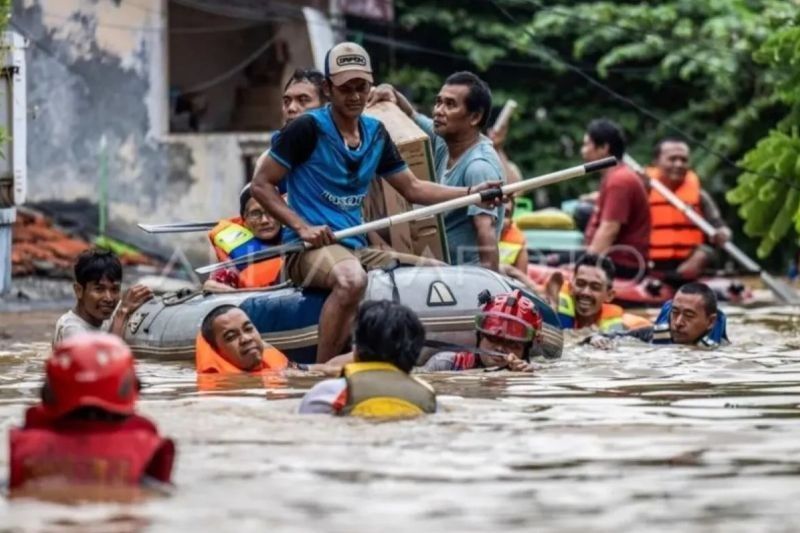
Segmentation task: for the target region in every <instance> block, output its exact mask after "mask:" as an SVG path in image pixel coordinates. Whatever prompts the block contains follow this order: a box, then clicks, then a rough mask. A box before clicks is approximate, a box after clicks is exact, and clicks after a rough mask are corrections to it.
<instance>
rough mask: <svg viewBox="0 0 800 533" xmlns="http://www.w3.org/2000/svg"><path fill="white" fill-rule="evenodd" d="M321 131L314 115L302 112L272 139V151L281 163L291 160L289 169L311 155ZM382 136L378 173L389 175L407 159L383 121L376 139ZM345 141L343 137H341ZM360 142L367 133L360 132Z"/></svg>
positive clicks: (378, 139)
mask: <svg viewBox="0 0 800 533" xmlns="http://www.w3.org/2000/svg"><path fill="white" fill-rule="evenodd" d="M318 138H319V130H318V129H317V125H316V122H315V120H314V118H313V117H311V116H309V115H302V116H300V117H298V118H296V119H294V120H293V121H292V122H290V123H289V124H287V125H286V126H285V127H284V128H283V129H282V130H281V131H280V133H279V134H278V135H276V136H275V138H274V139H273V144H272V147H271V148H270V151H271V153H272V154H274V155H275V156H276V159H277V160H278V161H279V162H281V163H284V164H286V163H288V164H289V165H291V167H290V168H294V167H297V166H299V165H302V164H303V163H305V162H306V161H308V159H309V158H310V157H311V154H312V153H313V152H314V148H316V147H317V139H318ZM381 139H383V140H384V141H385V142H384V143H383V151H382V153H381V157H380V162H379V163H378V168H377V170H376V174H378V175H380V176H389V175H392V174H394V173H395V172H397V171H398V170H400V169H401V168H403V167H404V166H405V161H403V158H402V157H400V152H398V150H397V146H396V145H395V144H394V142H393V141H392V139H391V137H389V132H388V131H386V128H385V127H384V126H383V124H380V126H379V128H378V135H377V136H376V137H375V138H374V139H373V142H379V141H380V140H381ZM342 142H344V138H343V137H342ZM361 142H364V134H363V131H362V132H361Z"/></svg>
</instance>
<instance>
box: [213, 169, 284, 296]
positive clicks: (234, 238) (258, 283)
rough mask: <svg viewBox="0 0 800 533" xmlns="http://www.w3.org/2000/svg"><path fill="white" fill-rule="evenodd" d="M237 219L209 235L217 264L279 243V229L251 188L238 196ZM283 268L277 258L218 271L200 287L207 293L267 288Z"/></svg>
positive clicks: (279, 259)
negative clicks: (254, 196) (217, 260)
mask: <svg viewBox="0 0 800 533" xmlns="http://www.w3.org/2000/svg"><path fill="white" fill-rule="evenodd" d="M239 214H240V216H239V217H238V218H232V219H227V220H222V221H220V222H219V224H217V225H216V226H215V227H214V229H212V230H211V231H210V232H209V233H208V238H209V240H210V241H211V245H212V246H213V247H214V253H216V255H217V258H218V259H219V260H220V261H227V260H228V259H237V258H239V257H242V256H245V255H247V254H250V253H253V252H257V251H259V250H265V249H268V248H270V247H272V246H276V245H278V244H279V243H280V239H281V225H280V224H279V223H278V221H277V220H275V219H274V218H273V217H272V216H270V214H269V213H268V212H267V211H266V210H265V209H264V208H263V207H261V205H260V204H259V203H258V202H257V201H256V200H255V199H254V198H253V197H252V195H251V193H250V184H247V185H245V187H244V188H243V189H242V192H241V193H240V194H239ZM282 268H283V260H282V259H281V258H280V257H274V258H271V259H266V260H264V261H258V262H256V263H251V264H244V265H240V266H238V267H231V268H226V269H219V270H217V271H215V272H213V273H212V274H211V276H209V278H208V280H206V282H205V283H204V284H203V289H204V290H206V291H208V292H228V291H232V290H236V289H253V288H259V287H269V286H270V285H272V284H274V283H276V282H278V281H279V280H280V276H281V269H282Z"/></svg>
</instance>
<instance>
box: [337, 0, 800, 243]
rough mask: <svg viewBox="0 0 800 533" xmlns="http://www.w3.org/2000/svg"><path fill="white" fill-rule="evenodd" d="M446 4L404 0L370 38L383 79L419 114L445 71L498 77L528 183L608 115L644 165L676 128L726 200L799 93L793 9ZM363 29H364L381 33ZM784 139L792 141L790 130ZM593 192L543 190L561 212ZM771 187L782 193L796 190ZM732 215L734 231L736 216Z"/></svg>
mask: <svg viewBox="0 0 800 533" xmlns="http://www.w3.org/2000/svg"><path fill="white" fill-rule="evenodd" d="M442 5H443V4H442V3H441V2H438V1H436V0H397V1H396V6H397V12H398V20H397V22H396V24H395V25H394V26H393V27H392V28H390V30H389V35H388V37H389V38H390V39H389V41H392V40H393V41H394V43H395V44H394V45H393V46H389V47H386V46H385V44H383V43H385V42H386V40H384V41H382V45H381V46H374V45H372V44H371V43H370V42H369V41H368V40H367V41H366V42H365V44H366V45H367V46H368V47H369V48H370V50H371V51H373V53H376V54H377V61H375V63H376V64H377V65H378V71H379V75H380V77H381V78H382V79H384V80H387V81H390V82H394V83H396V84H397V85H399V86H401V87H402V88H404V89H405V90H406V92H407V93H408V94H409V95H410V96H411V97H412V99H413V100H414V101H416V102H417V103H418V104H419V106H420V108H421V109H422V110H423V111H425V110H429V109H430V106H431V105H432V102H433V99H434V95H435V92H436V90H437V89H438V87H439V84H440V83H441V81H443V79H444V77H445V76H446V75H447V74H449V73H451V72H454V71H456V70H463V69H469V70H474V71H477V72H478V73H479V74H480V75H481V76H483V77H484V78H485V79H487V81H489V82H490V84H491V86H492V90H493V93H494V96H495V101H496V103H497V104H498V106H499V105H501V104H502V102H503V101H504V100H506V99H507V98H514V99H515V100H517V101H518V102H519V104H520V107H519V109H518V112H517V115H516V117H515V121H514V122H513V123H512V129H511V132H510V135H509V141H508V146H507V149H508V152H509V154H510V155H511V156H512V158H513V159H514V160H515V161H516V162H517V163H518V164H519V166H520V167H521V168H522V170H523V173H524V174H525V175H526V176H531V175H534V174H538V173H542V172H548V171H551V170H554V169H557V168H562V167H565V166H569V165H572V164H574V163H575V162H576V161H577V160H579V159H580V153H579V150H580V145H581V139H582V136H583V132H584V128H585V126H586V124H587V123H588V122H589V121H590V120H591V119H593V118H597V117H601V116H605V117H609V118H612V119H614V120H615V121H617V122H618V123H619V124H620V125H622V127H623V128H624V129H625V131H626V133H627V134H628V137H629V144H630V146H629V152H630V153H632V155H634V156H635V157H636V158H637V159H638V160H639V161H640V162H642V163H646V162H649V160H650V157H651V152H652V146H653V145H654V143H655V141H656V140H658V139H659V138H662V137H664V136H675V135H677V136H681V135H680V134H679V133H678V132H677V131H676V128H677V130H680V131H681V132H684V133H685V134H687V135H688V136H689V137H690V139H689V140H690V143H689V144H690V145H691V146H692V149H693V166H694V167H695V169H696V170H697V171H698V173H699V175H700V176H701V177H702V178H703V180H704V184H705V186H706V188H708V189H710V190H711V192H712V193H714V194H715V195H716V196H717V197H718V198H720V199H722V197H723V195H724V194H725V193H726V192H727V191H728V190H729V189H730V188H731V187H733V185H734V183H735V180H736V177H737V176H738V175H739V174H741V169H739V168H737V167H736V165H735V164H734V163H733V162H734V161H737V160H740V159H742V157H743V156H744V154H745V153H747V152H748V150H750V149H751V148H752V147H754V146H756V144H757V143H758V142H759V140H760V139H762V138H764V137H766V136H767V135H770V130H771V129H773V128H774V127H775V124H776V123H777V122H779V121H780V120H781V119H783V118H784V117H785V116H786V115H787V113H788V111H787V109H789V108H791V107H792V106H793V105H794V104H792V103H791V102H792V100H791V99H792V94H791V93H792V92H793V91H800V84H798V83H797V82H798V81H800V80H797V76H800V74H799V72H800V70H798V66H797V64H796V63H790V61H791V60H792V58H795V56H790V55H789V54H790V50H791V51H792V53H794V52H793V51H794V50H796V47H795V48H792V46H793V45H792V44H790V43H789V42H788V41H786V42H784V41H781V38H780V37H779V35H781V34H783V33H784V32H786V31H788V30H789V29H791V24H792V21H796V17H797V12H798V9H800V7H799V6H798V4H797V3H795V2H793V1H789V0H705V1H702V2H698V1H697V0H664V1H661V2H641V1H629V0H628V1H626V0H618V1H589V0H573V1H570V2H567V1H566V0H561V2H556V1H552V0H549V1H548V0H465V1H463V2H458V3H450V4H449V5H448V7H447V8H443V7H442ZM503 10H506V12H507V14H509V15H510V18H509V16H507V14H506V13H504V11H503ZM351 27H353V26H352V24H351ZM355 27H356V28H357V29H361V30H362V31H364V32H365V34H367V32H375V31H381V30H379V29H377V28H376V27H374V26H367V25H365V24H362V25H361V26H359V25H358V24H356V26H355ZM778 30H780V31H778ZM787 39H788V38H787ZM778 42H784V44H783V45H780V46H782V47H780V46H779V45H778V44H777V43H778ZM778 50H780V52H779V51H778ZM776 54H779V57H778V56H776ZM565 63H569V64H570V65H572V67H570V66H567V65H566V64H565ZM581 73H583V74H585V75H589V76H591V77H592V78H595V79H597V80H599V81H600V82H601V83H602V84H603V85H605V86H607V87H608V88H609V89H610V90H612V91H614V92H616V93H618V95H620V96H621V98H617V97H615V96H612V95H611V94H610V93H609V92H608V91H604V90H603V89H601V88H599V87H598V86H596V85H593V84H592V83H591V82H589V81H587V80H586V79H585V77H584V76H582V75H581ZM776 86H779V87H781V88H780V90H776ZM637 107H638V108H639V109H637ZM643 110H644V111H643ZM793 113H794V112H793ZM795 116H796V115H795ZM790 122H791V120H788V119H787V120H784V124H788V123H790ZM794 123H799V122H798V121H797V120H794ZM780 131H782V132H783V134H784V135H786V136H788V137H792V134H791V132H790V131H788V130H786V129H785V128H782V129H780ZM774 142H777V141H774ZM748 157H751V156H750V155H749V154H748ZM742 161H743V162H742V163H741V165H744V166H747V165H746V162H744V160H742ZM595 185H596V182H594V181H592V180H583V181H580V180H574V181H571V182H567V183H566V184H563V185H562V186H560V188H559V189H556V190H553V189H552V188H551V189H549V190H550V191H552V192H553V194H552V197H551V200H553V203H557V200H559V199H564V198H568V197H573V196H575V195H576V194H578V193H580V192H584V191H586V190H590V189H592V188H593V187H594V186H595ZM771 191H772V189H771ZM772 192H775V193H776V194H777V198H780V197H781V196H783V197H786V196H787V195H788V193H786V194H782V193H780V191H778V190H775V191H772ZM772 192H771V193H770V194H772ZM765 194H766V193H765ZM775 201H776V202H777V201H778V200H775ZM722 207H723V211H725V214H726V215H733V211H732V210H727V209H726V206H725V205H723V206H722ZM752 210H753V208H751V209H750V211H752ZM779 210H780V208H778V209H773V212H778V211H779ZM729 211H730V212H729ZM728 219H729V222H730V223H731V224H732V226H733V227H734V229H737V228H738V221H737V220H736V218H735V216H728ZM775 229H776V230H779V229H781V228H780V226H779V227H777V228H775ZM753 235H755V234H753ZM762 251H763V250H762Z"/></svg>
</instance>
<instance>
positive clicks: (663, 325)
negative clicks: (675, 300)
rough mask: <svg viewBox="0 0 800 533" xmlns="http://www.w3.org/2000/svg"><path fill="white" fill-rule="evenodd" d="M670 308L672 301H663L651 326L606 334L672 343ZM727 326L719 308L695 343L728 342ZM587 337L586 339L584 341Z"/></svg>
mask: <svg viewBox="0 0 800 533" xmlns="http://www.w3.org/2000/svg"><path fill="white" fill-rule="evenodd" d="M671 309H672V301H669V302H667V303H665V304H664V305H663V307H662V308H661V312H660V313H659V314H658V318H656V321H655V324H654V325H653V326H649V327H645V328H638V329H632V330H630V331H626V332H618V333H611V334H608V335H606V336H607V337H611V338H620V337H625V338H632V339H638V340H640V341H642V342H646V343H648V344H674V343H673V341H672V334H671V333H670V330H669V314H670V310H671ZM727 326H728V317H727V316H726V315H725V312H724V311H722V310H721V309H719V310H717V321H716V322H714V325H713V326H712V328H711V331H709V332H708V333H706V334H705V335H704V336H703V337H702V338H701V339H700V340H698V341H697V342H696V343H695V345H696V346H701V347H703V348H717V347H719V346H721V345H724V344H730V341H729V340H728V330H727ZM589 339H591V337H589ZM589 339H586V341H588V340H589ZM586 341H584V342H586Z"/></svg>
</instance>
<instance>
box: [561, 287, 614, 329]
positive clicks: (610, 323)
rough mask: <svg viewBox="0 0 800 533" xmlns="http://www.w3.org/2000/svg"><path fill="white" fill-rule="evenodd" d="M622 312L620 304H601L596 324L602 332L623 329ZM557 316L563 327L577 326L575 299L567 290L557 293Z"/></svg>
mask: <svg viewBox="0 0 800 533" xmlns="http://www.w3.org/2000/svg"><path fill="white" fill-rule="evenodd" d="M623 314H624V313H623V311H622V308H621V307H620V306H618V305H614V304H603V307H602V309H601V311H600V317H599V318H598V320H597V323H596V325H597V327H598V329H599V330H600V331H601V332H602V333H608V332H611V331H618V330H621V329H625V324H624V322H623V319H622V317H623ZM558 318H559V320H560V321H561V327H563V328H564V329H574V328H577V326H578V322H577V320H575V300H574V299H573V298H572V295H570V294H569V293H567V292H561V293H559V295H558Z"/></svg>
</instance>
